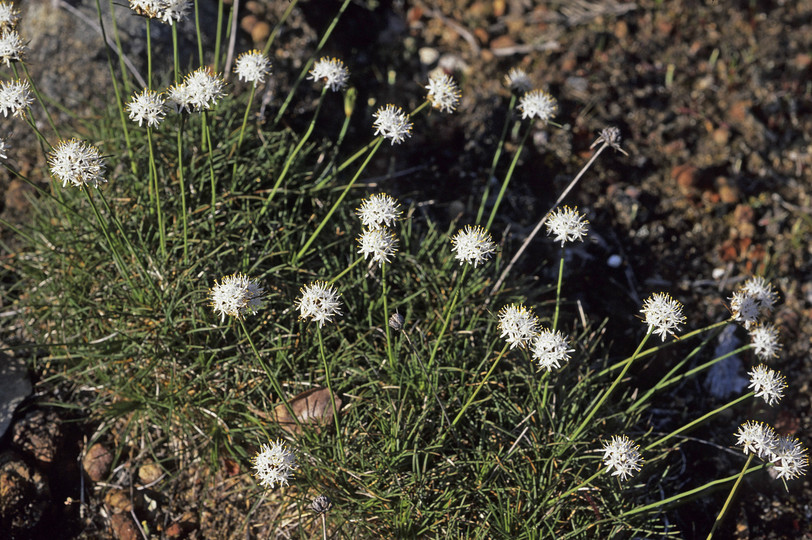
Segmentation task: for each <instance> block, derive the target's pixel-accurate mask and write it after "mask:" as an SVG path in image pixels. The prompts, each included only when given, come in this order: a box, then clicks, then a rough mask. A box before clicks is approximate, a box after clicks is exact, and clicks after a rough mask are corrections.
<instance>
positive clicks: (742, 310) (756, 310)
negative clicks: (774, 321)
mask: <svg viewBox="0 0 812 540" xmlns="http://www.w3.org/2000/svg"><path fill="white" fill-rule="evenodd" d="M776 296H777V295H776V294H775V291H773V288H772V285H770V282H769V281H767V280H766V279H764V278H763V277H761V276H757V277H752V278H750V279H748V280H747V281H745V282H744V285H742V286H741V287H740V288H739V289H738V290H737V291H736V292H734V293H733V296H731V297H730V311H731V312H732V313H733V320H736V321H739V322H740V323H742V324H743V325H744V327H745V328H747V329H748V330H749V329H750V327H751V326H752V325H754V324H755V323H756V322H758V320H759V317H761V315H763V314H768V313H770V312H771V311H772V309H773V304H775V299H776Z"/></svg>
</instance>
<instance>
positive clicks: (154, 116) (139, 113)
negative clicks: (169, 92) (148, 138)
mask: <svg viewBox="0 0 812 540" xmlns="http://www.w3.org/2000/svg"><path fill="white" fill-rule="evenodd" d="M127 111H128V112H129V113H130V120H132V121H133V122H138V125H139V126H140V125H142V123H144V122H146V123H147V127H156V126H158V125H159V124H160V123H161V122H162V121H163V119H164V115H166V111H165V109H164V98H163V97H162V96H161V94H159V93H158V92H155V91H153V90H150V89H149V88H144V90H143V91H141V92H140V93H138V92H137V93H135V94H133V97H132V98H131V99H130V101H129V103H127Z"/></svg>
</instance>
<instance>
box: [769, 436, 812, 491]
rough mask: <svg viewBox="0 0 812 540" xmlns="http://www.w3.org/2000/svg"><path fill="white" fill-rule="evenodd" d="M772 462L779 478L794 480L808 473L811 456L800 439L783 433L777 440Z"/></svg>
mask: <svg viewBox="0 0 812 540" xmlns="http://www.w3.org/2000/svg"><path fill="white" fill-rule="evenodd" d="M770 462H771V463H772V464H773V467H775V470H776V471H778V474H777V475H776V476H777V478H781V479H785V480H792V479H793V478H797V477H799V476H803V475H805V474H806V467H807V466H808V465H809V458H808V457H807V455H806V448H804V446H803V445H802V444H801V442H800V441H799V440H798V439H796V438H795V437H792V436H790V435H783V436H781V437H778V439H777V440H776V442H775V446H774V447H773V452H772V459H771V460H770Z"/></svg>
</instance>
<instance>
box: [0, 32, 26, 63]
mask: <svg viewBox="0 0 812 540" xmlns="http://www.w3.org/2000/svg"><path fill="white" fill-rule="evenodd" d="M23 52H25V44H24V43H23V40H22V39H21V38H20V34H18V33H17V31H16V30H5V31H3V32H2V33H0V61H2V62H3V63H4V64H5V65H6V66H8V67H11V61H12V60H14V61H16V62H19V61H20V55H22V54H23Z"/></svg>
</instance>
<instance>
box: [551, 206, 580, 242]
mask: <svg viewBox="0 0 812 540" xmlns="http://www.w3.org/2000/svg"><path fill="white" fill-rule="evenodd" d="M588 225H589V221H587V220H586V216H584V215H583V214H580V213H579V212H578V207H575V208H570V207H569V206H565V207H563V208H557V209H556V210H555V211H554V212H552V213H551V214H550V216H549V217H548V218H547V235H548V236H549V235H550V234H554V235H555V240H556V242H561V246H562V247H563V246H564V243H565V242H574V241H576V240H579V241H583V240H584V236H586V231H587V226H588Z"/></svg>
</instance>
